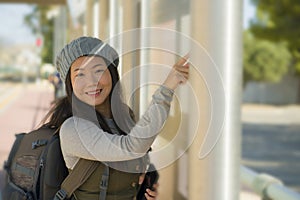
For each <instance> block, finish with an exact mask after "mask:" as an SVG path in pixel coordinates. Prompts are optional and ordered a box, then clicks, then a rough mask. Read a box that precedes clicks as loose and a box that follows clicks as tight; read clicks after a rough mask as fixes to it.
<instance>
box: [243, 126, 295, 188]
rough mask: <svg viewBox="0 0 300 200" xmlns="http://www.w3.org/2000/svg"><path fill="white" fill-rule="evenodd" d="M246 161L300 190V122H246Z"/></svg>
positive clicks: (244, 149) (244, 156)
mask: <svg viewBox="0 0 300 200" xmlns="http://www.w3.org/2000/svg"><path fill="white" fill-rule="evenodd" d="M242 146H243V147H242V157H243V164H244V165H246V166H248V167H250V168H252V169H254V170H255V171H257V172H260V173H267V174H270V175H273V176H275V177H277V178H279V179H280V180H282V181H283V183H284V184H285V185H286V186H288V187H290V188H291V189H294V190H297V191H298V192H300V170H299V169H300V124H281V125H276V124H261V123H260V124H244V125H243V140H242Z"/></svg>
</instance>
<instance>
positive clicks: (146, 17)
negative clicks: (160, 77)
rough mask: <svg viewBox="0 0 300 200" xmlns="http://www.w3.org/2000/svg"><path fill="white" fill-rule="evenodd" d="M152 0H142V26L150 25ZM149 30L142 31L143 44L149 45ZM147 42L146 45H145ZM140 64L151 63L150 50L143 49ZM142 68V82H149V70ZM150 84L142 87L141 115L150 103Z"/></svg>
mask: <svg viewBox="0 0 300 200" xmlns="http://www.w3.org/2000/svg"><path fill="white" fill-rule="evenodd" d="M150 8H151V1H149V0H141V28H145V27H150V14H151V10H150ZM148 34H149V33H148V31H143V30H142V31H141V44H142V46H148V45H146V44H148V43H149V42H150V41H149V38H150V37H149V35H148ZM143 44H145V45H143ZM140 56H141V57H140V58H141V60H140V64H141V66H144V65H147V64H149V51H146V50H145V49H142V50H141V54H140ZM143 69H144V70H141V74H140V77H141V82H145V83H147V80H148V75H147V74H148V72H147V70H146V69H145V68H143ZM147 87H148V86H144V87H142V88H141V89H140V110H139V111H140V116H141V115H142V114H144V113H145V111H146V108H147V105H148V88H147Z"/></svg>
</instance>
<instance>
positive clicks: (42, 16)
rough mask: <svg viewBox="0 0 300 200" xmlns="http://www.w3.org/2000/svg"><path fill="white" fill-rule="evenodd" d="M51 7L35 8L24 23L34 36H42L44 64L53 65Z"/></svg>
mask: <svg viewBox="0 0 300 200" xmlns="http://www.w3.org/2000/svg"><path fill="white" fill-rule="evenodd" d="M49 10H50V7H49V6H35V7H34V8H33V10H32V12H31V13H29V14H28V15H26V16H25V18H24V22H25V24H26V25H27V26H28V27H29V28H30V29H31V31H32V33H34V34H41V35H42V37H43V47H42V51H41V57H42V63H52V62H53V61H52V58H53V32H54V20H53V19H52V18H50V19H48V18H47V13H48V11H49Z"/></svg>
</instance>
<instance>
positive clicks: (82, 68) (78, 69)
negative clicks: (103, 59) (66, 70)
mask: <svg viewBox="0 0 300 200" xmlns="http://www.w3.org/2000/svg"><path fill="white" fill-rule="evenodd" d="M98 66H104V64H101V63H99V64H96V65H94V66H93V67H92V69H94V68H96V67H98ZM80 70H85V67H78V68H76V69H74V72H76V71H80Z"/></svg>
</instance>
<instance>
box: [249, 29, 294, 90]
mask: <svg viewBox="0 0 300 200" xmlns="http://www.w3.org/2000/svg"><path fill="white" fill-rule="evenodd" d="M243 59H244V60H243V63H244V85H245V84H246V83H247V82H248V81H258V82H278V81H280V80H281V78H282V76H283V75H284V74H286V72H287V71H288V67H289V64H290V60H291V54H290V52H289V50H288V49H287V47H286V45H284V43H278V44H276V43H273V42H270V41H267V40H261V39H256V38H255V37H254V36H253V35H252V34H251V33H250V32H249V31H245V32H244V58H243Z"/></svg>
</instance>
